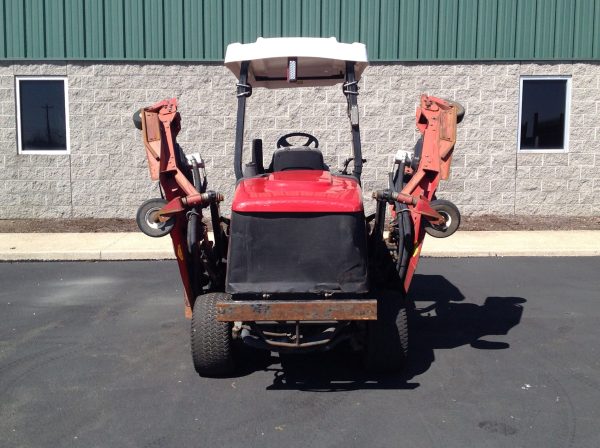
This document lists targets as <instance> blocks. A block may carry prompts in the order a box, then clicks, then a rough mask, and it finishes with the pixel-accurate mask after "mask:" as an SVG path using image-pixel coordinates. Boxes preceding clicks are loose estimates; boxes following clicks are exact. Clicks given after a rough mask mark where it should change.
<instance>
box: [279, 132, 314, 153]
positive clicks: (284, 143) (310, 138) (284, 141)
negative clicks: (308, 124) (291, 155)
mask: <svg viewBox="0 0 600 448" xmlns="http://www.w3.org/2000/svg"><path fill="white" fill-rule="evenodd" d="M290 137H306V139H307V140H306V143H305V144H304V145H302V146H310V144H311V143H314V144H315V146H314V147H315V149H316V148H318V147H319V140H317V137H315V136H314V135H311V134H307V133H306V132H290V133H289V134H285V135H282V136H281V137H279V140H277V148H288V147H290V146H292V145H291V144H290V142H288V138H290Z"/></svg>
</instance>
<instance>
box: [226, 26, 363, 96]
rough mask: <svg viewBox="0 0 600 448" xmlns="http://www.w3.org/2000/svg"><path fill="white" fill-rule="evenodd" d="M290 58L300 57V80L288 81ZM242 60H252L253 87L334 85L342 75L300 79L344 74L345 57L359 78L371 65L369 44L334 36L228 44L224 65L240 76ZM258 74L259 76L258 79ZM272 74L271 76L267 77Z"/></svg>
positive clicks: (268, 39) (265, 39) (251, 77)
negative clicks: (353, 63)
mask: <svg viewBox="0 0 600 448" xmlns="http://www.w3.org/2000/svg"><path fill="white" fill-rule="evenodd" d="M288 58H297V59H298V69H297V70H298V78H299V79H298V81H297V82H295V83H289V82H287V80H286V79H287V67H288ZM242 61H251V62H250V70H249V72H248V81H249V82H250V84H252V86H254V87H268V88H282V87H308V86H311V87H312V86H326V85H334V84H337V83H341V82H343V81H344V79H343V76H342V77H341V79H335V78H333V79H300V78H306V77H323V78H327V77H334V76H336V75H344V74H345V71H346V61H354V62H355V65H354V70H355V76H356V79H357V80H359V79H360V76H361V74H362V72H363V70H364V69H365V68H366V66H367V65H368V63H369V61H368V59H367V48H366V47H365V45H364V44H361V43H356V42H355V43H352V44H343V43H340V42H338V41H337V39H336V38H335V37H330V38H317V37H276V38H262V37H259V38H258V39H257V40H256V42H255V43H251V44H240V43H233V44H229V45H228V46H227V52H226V53H225V66H226V67H227V68H228V69H229V70H231V71H232V72H233V74H234V75H235V76H236V77H237V78H239V76H240V66H241V63H242ZM257 78H258V79H257ZM264 78H271V79H264ZM273 78H275V79H273Z"/></svg>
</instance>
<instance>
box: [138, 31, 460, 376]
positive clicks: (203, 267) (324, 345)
mask: <svg viewBox="0 0 600 448" xmlns="http://www.w3.org/2000/svg"><path fill="white" fill-rule="evenodd" d="M367 63H368V61H367V54H366V48H365V46H364V45H363V44H358V43H354V44H342V43H338V42H337V41H336V40H335V38H330V39H317V38H277V39H258V40H257V42H256V43H252V44H239V43H236V44H231V45H229V46H228V48H227V54H226V58H225V65H226V66H227V67H228V68H229V69H230V70H231V71H233V73H234V74H235V75H236V77H237V79H238V82H237V102H238V111H237V123H236V138H235V153H234V168H235V177H236V188H235V193H234V196H233V201H232V208H231V214H230V218H225V217H224V216H221V214H220V212H219V203H220V202H221V201H222V200H223V196H222V195H221V194H219V193H217V192H215V191H211V190H208V188H207V178H206V174H205V170H204V163H203V161H202V159H201V158H200V157H199V156H197V155H190V156H186V155H185V154H184V153H183V151H182V149H181V148H180V147H179V145H178V144H177V141H176V137H177V134H178V132H179V131H180V129H181V124H180V115H179V113H178V112H177V100H175V99H171V100H167V101H162V102H160V103H157V104H155V105H153V106H150V107H146V108H144V109H141V110H140V111H139V112H136V114H135V115H134V122H135V124H136V127H138V129H141V131H142V136H143V141H144V145H145V148H146V154H147V157H148V164H149V167H150V176H151V178H152V179H153V180H158V181H159V182H160V187H161V192H162V196H163V198H160V199H151V200H149V201H146V202H145V203H144V204H142V205H141V207H140V208H139V210H138V214H137V222H138V225H139V227H140V229H141V230H142V231H143V232H144V233H145V234H147V235H149V236H153V237H158V236H164V235H166V234H169V233H170V234H171V238H172V240H173V247H174V250H175V254H176V256H177V262H178V264H179V271H180V273H181V279H182V281H183V285H184V291H185V310H186V316H188V317H191V318H192V325H191V346H192V356H193V360H194V366H195V368H196V370H197V372H198V373H199V374H200V375H205V376H219V375H227V374H230V373H232V371H233V370H234V368H235V365H236V361H238V362H239V358H236V357H237V353H239V352H238V351H237V346H240V347H243V346H244V345H248V346H251V347H254V348H258V349H264V350H268V351H281V352H306V351H311V350H329V349H331V348H332V347H334V346H335V345H337V344H339V343H340V342H342V341H348V340H349V341H350V342H351V346H352V347H354V348H356V349H361V350H364V353H365V362H366V366H367V368H369V369H371V370H374V371H384V370H394V369H398V368H400V367H401V366H402V364H403V362H404V361H405V358H406V354H407V350H408V327H407V306H408V303H407V301H406V293H407V291H408V288H409V286H410V283H411V279H412V276H413V273H414V272H415V269H416V267H417V263H418V261H419V254H420V250H421V246H422V244H423V239H424V237H425V233H429V234H430V235H433V236H436V237H445V236H448V235H450V234H452V233H453V232H454V231H455V230H456V229H457V228H458V224H459V221H460V214H459V211H458V209H457V208H456V207H455V206H454V205H453V204H452V203H450V202H448V201H444V200H436V199H435V192H436V189H437V187H438V183H439V181H440V179H446V178H447V177H448V174H449V170H450V162H451V159H452V151H453V149H454V144H455V141H456V124H457V122H460V120H461V119H462V117H463V115H464V109H463V108H462V107H461V106H460V105H458V104H457V103H452V102H449V101H444V100H441V99H438V98H434V97H431V96H426V95H423V96H422V97H421V100H420V105H419V107H418V108H417V116H416V124H417V128H418V129H419V131H420V132H421V138H420V139H419V141H418V142H417V144H416V146H415V147H414V149H413V150H411V151H404V150H400V151H398V152H397V154H396V157H395V164H394V167H393V170H392V172H391V173H390V175H389V185H388V188H387V189H385V190H380V191H376V192H374V193H373V195H372V197H373V199H374V200H375V201H376V212H375V213H374V214H373V215H371V216H365V213H364V208H363V193H362V190H361V172H362V166H363V163H365V162H366V160H365V159H363V158H362V153H361V141H360V130H359V113H358V105H357V96H358V82H359V79H360V76H361V74H362V72H363V70H364V69H365V67H366V66H367ZM338 83H339V84H341V86H342V92H343V94H344V95H345V97H346V100H347V105H348V109H347V110H348V117H349V119H350V130H351V142H352V157H350V158H348V159H347V160H346V161H345V163H344V166H343V169H342V170H341V171H340V172H334V171H333V170H332V169H330V167H328V166H327V165H326V164H325V162H324V160H323V155H322V153H321V151H320V150H319V141H318V140H317V138H316V137H315V136H313V135H309V134H305V133H299V132H298V133H291V134H286V135H283V136H282V137H281V138H280V139H279V140H278V141H277V149H275V150H274V152H273V155H272V157H271V160H270V161H269V162H268V165H265V163H264V161H263V142H262V141H261V140H259V139H256V140H253V141H252V147H251V152H250V157H249V161H248V162H247V163H244V158H243V149H244V142H243V135H244V118H245V109H246V101H247V99H248V97H250V96H251V95H252V89H253V88H256V87H266V88H291V87H308V86H330V85H335V84H338ZM292 137H294V138H298V137H302V138H306V143H305V144H303V145H301V146H292V144H291V143H290V142H289V141H288V139H290V138H292ZM246 159H248V157H247V158H246ZM350 164H352V170H351V172H350V171H349V166H350ZM388 210H389V211H390V215H391V219H390V218H386V213H387V211H388ZM205 212H208V217H207V218H208V219H206V220H204V219H203V215H204V213H205ZM386 226H388V228H389V232H388V233H387V236H384V230H385V228H386ZM209 228H210V229H212V235H213V237H212V240H211V239H209Z"/></svg>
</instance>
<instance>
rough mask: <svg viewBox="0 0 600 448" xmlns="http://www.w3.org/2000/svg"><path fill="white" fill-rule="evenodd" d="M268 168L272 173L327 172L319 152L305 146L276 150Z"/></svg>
mask: <svg viewBox="0 0 600 448" xmlns="http://www.w3.org/2000/svg"><path fill="white" fill-rule="evenodd" d="M269 168H270V171H273V172H275V171H286V170H321V171H327V170H328V167H327V165H325V162H324V160H323V154H322V153H321V151H319V150H318V149H313V148H309V147H306V146H291V147H289V148H280V149H276V150H275V152H274V153H273V160H272V161H271V166H270V167H269Z"/></svg>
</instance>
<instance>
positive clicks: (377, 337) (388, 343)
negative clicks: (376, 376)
mask: <svg viewBox="0 0 600 448" xmlns="http://www.w3.org/2000/svg"><path fill="white" fill-rule="evenodd" d="M407 356H408V314H407V309H406V299H405V298H404V294H403V293H402V292H399V291H388V292H386V293H383V294H381V295H380V297H379V298H378V299H377V320H376V321H370V322H369V323H368V324H367V340H366V353H365V364H366V368H367V370H369V371H371V372H381V373H384V372H394V371H397V370H399V369H401V368H402V367H403V366H404V365H405V364H406V358H407Z"/></svg>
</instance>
